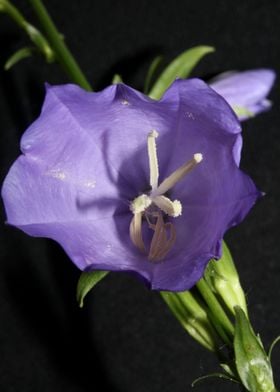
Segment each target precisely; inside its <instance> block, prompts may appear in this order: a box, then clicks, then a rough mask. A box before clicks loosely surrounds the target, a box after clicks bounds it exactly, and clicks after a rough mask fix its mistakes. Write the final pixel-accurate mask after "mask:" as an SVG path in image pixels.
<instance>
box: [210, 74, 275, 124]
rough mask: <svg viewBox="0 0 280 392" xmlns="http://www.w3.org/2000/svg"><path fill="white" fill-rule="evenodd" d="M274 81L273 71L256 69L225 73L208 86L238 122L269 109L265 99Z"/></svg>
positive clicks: (269, 104) (269, 105) (269, 103)
mask: <svg viewBox="0 0 280 392" xmlns="http://www.w3.org/2000/svg"><path fill="white" fill-rule="evenodd" d="M274 80H275V72H274V71H272V70H270V69H256V70H253V71H244V72H226V73H224V74H221V75H219V76H218V77H217V78H215V79H214V80H213V81H212V82H211V83H210V86H211V87H212V88H213V89H214V90H215V91H216V92H217V93H218V94H220V95H221V96H222V97H223V98H224V99H225V100H226V101H227V102H228V103H229V105H230V106H231V107H232V108H233V110H234V111H235V112H236V114H237V116H238V118H239V119H240V120H245V119H247V118H249V117H253V116H254V115H255V114H258V113H260V112H263V111H265V110H268V109H269V108H270V107H271V102H270V101H269V100H268V99H267V98H266V97H267V95H268V93H269V91H270V90H271V87H272V86H273V83H274Z"/></svg>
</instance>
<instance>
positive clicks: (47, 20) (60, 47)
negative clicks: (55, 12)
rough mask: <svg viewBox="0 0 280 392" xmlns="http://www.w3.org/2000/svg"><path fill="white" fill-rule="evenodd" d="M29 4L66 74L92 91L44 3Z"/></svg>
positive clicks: (34, 0) (37, 0) (39, 1)
mask: <svg viewBox="0 0 280 392" xmlns="http://www.w3.org/2000/svg"><path fill="white" fill-rule="evenodd" d="M29 2H30V4H31V6H32V7H33V9H34V11H35V12H36V14H37V16H38V19H39V21H40V23H41V25H42V27H43V28H44V30H45V34H46V36H47V38H48V40H49V43H50V45H51V46H52V48H53V50H54V52H55V55H56V58H57V61H58V62H59V63H60V65H61V66H62V67H63V69H64V70H65V71H66V73H67V74H68V76H69V77H70V79H71V80H72V81H73V82H74V83H77V84H79V85H80V86H81V87H83V88H84V89H85V90H88V91H92V88H91V85H90V84H89V82H88V81H87V79H86V77H85V76H84V74H83V72H82V71H81V69H80V67H79V65H78V64H77V62H76V60H75V59H74V57H73V56H72V54H71V52H70V51H69V49H68V48H67V46H66V45H65V43H64V41H63V37H62V35H61V34H60V33H59V31H58V30H57V28H56V26H55V25H54V23H53V21H52V19H51V17H50V16H49V14H48V11H47V10H46V8H45V6H44V5H43V3H42V1H41V0H29Z"/></svg>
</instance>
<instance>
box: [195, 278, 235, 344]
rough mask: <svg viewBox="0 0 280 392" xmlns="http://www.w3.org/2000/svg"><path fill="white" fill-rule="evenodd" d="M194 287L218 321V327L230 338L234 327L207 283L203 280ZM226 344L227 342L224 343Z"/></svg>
mask: <svg viewBox="0 0 280 392" xmlns="http://www.w3.org/2000/svg"><path fill="white" fill-rule="evenodd" d="M196 287H197V288H198V290H199V292H200V294H201V295H202V297H203V299H204V301H205V302H206V303H207V305H208V306H209V308H210V310H211V312H212V315H213V316H214V317H215V319H216V320H217V321H218V323H219V325H220V326H221V327H222V328H223V329H224V330H225V332H226V333H227V334H228V335H229V336H230V337H232V336H233V335H234V327H233V325H232V323H231V321H230V319H229V318H228V316H227V315H226V313H225V311H224V310H223V308H222V306H221V305H220V303H219V301H218V300H217V298H216V297H215V295H214V294H213V292H212V291H211V289H210V287H209V285H208V283H207V282H206V281H205V280H204V278H202V279H200V281H198V282H197V284H196ZM226 343H227V342H226Z"/></svg>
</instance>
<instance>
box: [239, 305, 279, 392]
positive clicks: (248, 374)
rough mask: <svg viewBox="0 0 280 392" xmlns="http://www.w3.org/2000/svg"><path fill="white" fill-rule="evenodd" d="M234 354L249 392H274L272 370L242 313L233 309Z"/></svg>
mask: <svg viewBox="0 0 280 392" xmlns="http://www.w3.org/2000/svg"><path fill="white" fill-rule="evenodd" d="M235 314H236V325H235V335H234V353H235V361H236V368H237V371H238V374H239V377H240V379H241V381H242V384H243V385H244V386H245V387H246V388H247V389H248V390H249V391H251V392H275V391H276V389H275V386H274V382H273V375H272V369H271V365H270V361H269V358H268V356H267V355H266V352H265V351H264V349H263V347H262V344H261V343H260V341H259V338H258V337H257V336H256V335H255V333H254V331H253V329H252V327H251V325H250V322H249V320H248V319H247V317H246V315H245V313H244V311H243V310H242V309H241V308H240V307H239V306H236V307H235Z"/></svg>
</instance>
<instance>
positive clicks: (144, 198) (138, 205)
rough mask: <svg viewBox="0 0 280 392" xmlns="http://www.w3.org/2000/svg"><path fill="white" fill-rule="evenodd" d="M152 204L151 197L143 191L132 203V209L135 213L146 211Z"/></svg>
mask: <svg viewBox="0 0 280 392" xmlns="http://www.w3.org/2000/svg"><path fill="white" fill-rule="evenodd" d="M151 204H152V200H151V198H150V197H149V196H148V195H145V194H144V193H143V194H142V195H140V196H138V197H136V199H134V200H133V201H132V202H131V203H130V209H131V211H132V212H133V214H138V213H140V212H144V211H145V209H146V208H148V207H149V206H150V205H151Z"/></svg>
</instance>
